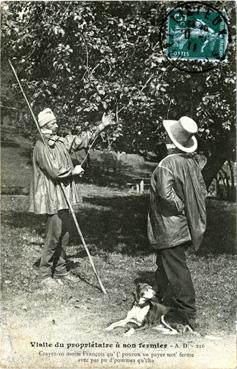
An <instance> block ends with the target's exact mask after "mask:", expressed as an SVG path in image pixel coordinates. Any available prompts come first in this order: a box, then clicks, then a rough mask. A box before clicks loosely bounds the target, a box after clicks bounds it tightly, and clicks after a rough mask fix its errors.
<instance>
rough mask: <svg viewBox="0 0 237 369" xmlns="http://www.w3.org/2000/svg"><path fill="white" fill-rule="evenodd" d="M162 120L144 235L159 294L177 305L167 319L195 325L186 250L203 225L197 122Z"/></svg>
mask: <svg viewBox="0 0 237 369" xmlns="http://www.w3.org/2000/svg"><path fill="white" fill-rule="evenodd" d="M163 125H164V128H165V130H166V133H167V138H166V147H167V150H168V155H167V156H166V157H165V158H164V159H163V160H162V161H161V162H160V163H159V164H158V166H157V168H156V169H155V171H154V172H153V174H152V177H151V190H150V210H149V215H148V237H149V241H150V243H151V245H152V247H153V248H154V249H155V250H156V252H157V266H158V268H157V271H156V283H157V289H158V295H159V296H160V298H161V299H162V301H163V303H164V304H166V305H169V306H173V307H174V308H175V311H177V315H175V316H174V314H173V317H170V323H180V319H181V322H188V324H190V326H191V327H192V328H194V327H195V318H196V306H195V291H194V287H193V283H192V279H191V275H190V271H189V269H188V266H187V264H186V259H185V250H186V249H187V247H189V246H193V247H194V249H195V250H198V248H199V247H200V244H201V242H202V239H203V235H204V232H205V229H206V207H205V198H206V187H205V184H204V181H203V177H202V174H201V169H200V167H199V164H198V162H197V160H196V159H195V155H194V152H195V151H196V149H197V146H198V144H197V139H196V137H195V134H196V133H197V131H198V127H197V124H196V123H195V121H194V120H193V119H191V118H189V117H186V116H184V117H181V118H180V119H179V120H164V121H163ZM168 319H169V317H168ZM175 320H177V322H176V321H175Z"/></svg>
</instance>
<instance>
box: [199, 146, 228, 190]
mask: <svg viewBox="0 0 237 369" xmlns="http://www.w3.org/2000/svg"><path fill="white" fill-rule="evenodd" d="M226 160H227V158H225V157H223V156H218V155H215V154H214V153H213V154H212V156H210V157H209V158H208V159H207V163H206V165H205V167H204V168H203V170H202V174H203V178H204V181H205V183H206V186H207V188H208V187H209V186H210V184H211V182H212V180H213V179H214V178H215V177H216V175H217V173H218V172H219V170H220V169H221V167H222V166H223V164H224V162H225V161H226Z"/></svg>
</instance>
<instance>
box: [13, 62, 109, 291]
mask: <svg viewBox="0 0 237 369" xmlns="http://www.w3.org/2000/svg"><path fill="white" fill-rule="evenodd" d="M8 62H9V65H10V67H11V69H12V71H13V74H14V76H15V78H16V80H17V83H18V85H19V87H20V90H21V92H22V95H23V96H24V99H25V101H26V104H27V106H28V108H29V110H30V113H31V115H32V118H33V120H34V122H35V125H36V128H37V130H38V132H39V134H40V137H41V139H42V141H43V143H44V145H45V146H46V147H48V145H47V143H46V141H45V138H44V136H43V135H42V132H41V129H40V127H39V124H38V121H37V119H36V117H35V115H34V112H33V110H32V108H31V106H30V104H29V101H28V99H27V97H26V95H25V92H24V90H23V88H22V86H21V83H20V80H19V78H18V76H17V74H16V71H15V68H14V67H13V65H12V63H11V61H10V60H8ZM60 187H61V189H62V192H63V194H64V197H65V200H66V202H67V204H68V207H69V210H70V212H71V214H72V218H73V220H74V223H75V226H76V229H77V232H78V234H79V236H80V238H81V241H82V244H83V246H84V248H85V250H86V253H87V255H88V257H89V261H90V263H91V266H92V269H93V271H94V273H95V275H96V278H97V280H98V282H99V285H100V288H101V290H102V292H103V293H104V294H107V292H106V289H105V288H104V286H103V283H102V281H101V279H100V277H99V275H98V273H97V271H96V268H95V265H94V262H93V260H92V257H91V255H90V252H89V249H88V247H87V245H86V242H85V239H84V237H83V234H82V231H81V229H80V226H79V224H78V221H77V218H76V215H75V212H74V210H73V207H72V204H71V202H70V200H69V198H68V197H67V194H66V191H65V188H64V185H63V183H60Z"/></svg>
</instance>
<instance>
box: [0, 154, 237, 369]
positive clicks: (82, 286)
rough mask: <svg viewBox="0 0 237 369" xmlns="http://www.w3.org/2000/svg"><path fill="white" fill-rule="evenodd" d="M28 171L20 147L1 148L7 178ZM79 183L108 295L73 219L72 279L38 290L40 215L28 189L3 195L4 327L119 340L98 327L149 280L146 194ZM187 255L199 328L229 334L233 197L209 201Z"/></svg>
mask: <svg viewBox="0 0 237 369" xmlns="http://www.w3.org/2000/svg"><path fill="white" fill-rule="evenodd" d="M30 172H31V166H30V162H29V157H28V154H27V151H25V149H22V148H21V147H18V148H13V147H3V148H2V181H3V184H4V185H5V186H16V185H21V186H26V185H28V183H29V176H30ZM80 191H81V195H82V199H83V201H82V203H81V204H80V206H79V208H78V209H77V217H78V220H79V223H80V225H81V228H82V231H83V234H84V236H85V238H86V241H87V243H88V247H89V249H90V251H91V254H92V256H93V260H94V263H95V265H96V267H97V269H98V273H99V275H100V277H101V279H102V281H103V284H104V286H105V288H106V290H107V292H108V295H103V294H102V293H101V291H100V290H99V289H98V283H97V281H96V279H95V277H94V274H93V271H92V269H91V266H90V264H89V261H88V258H87V256H86V254H85V252H84V250H83V247H82V245H81V244H80V241H79V240H78V237H77V236H76V233H75V230H74V229H73V227H72V238H71V244H70V247H69V248H68V258H69V266H70V268H71V270H72V271H73V273H74V274H75V275H77V276H78V283H76V284H75V285H71V286H59V287H58V288H57V290H55V291H51V292H49V291H45V290H42V289H41V288H40V285H39V281H38V278H37V270H35V269H34V268H33V264H34V262H35V261H36V260H37V258H38V257H39V256H40V253H41V248H42V243H43V238H44V228H45V218H44V217H43V216H34V215H32V214H29V213H28V212H27V208H28V202H29V199H28V196H24V195H3V196H2V200H1V209H2V211H1V217H2V240H1V241H2V242H1V245H2V246H1V260H2V297H3V308H2V312H3V314H2V318H3V324H4V327H5V330H6V331H8V332H9V331H11V332H13V333H12V334H13V335H14V334H17V333H16V332H19V329H20V330H21V332H24V334H26V335H27V334H28V335H30V334H31V335H32V330H30V327H32V326H33V327H34V335H35V336H37V337H41V336H43V333H42V332H43V331H47V332H48V331H49V330H51V329H52V334H56V335H57V337H59V338H61V339H62V338H63V337H64V338H65V337H70V333H71V331H72V330H74V335H75V337H80V339H81V340H82V339H86V338H87V339H88V337H90V339H92V338H93V337H100V339H102V340H103V339H104V340H112V341H119V340H121V337H122V331H121V330H120V329H119V330H118V331H114V332H112V333H110V334H108V333H105V332H104V331H103V330H104V328H105V327H106V326H107V325H108V323H109V322H111V321H112V320H116V319H119V318H121V316H124V315H125V313H126V312H127V311H128V309H129V308H130V306H131V302H132V299H133V297H132V291H133V290H134V287H135V284H136V283H137V282H138V281H144V282H149V283H153V278H154V271H155V269H156V266H155V256H154V254H153V250H151V248H150V247H149V246H148V242H147V239H146V215H147V206H148V196H147V195H143V196H140V195H136V194H130V193H128V191H127V190H124V189H123V190H122V189H119V188H110V187H101V186H97V185H95V184H93V185H92V184H86V183H83V184H80ZM187 258H188V265H189V267H190V269H191V273H192V276H193V281H194V285H195V289H196V298H197V308H198V324H199V331H200V333H201V334H202V335H205V334H212V335H213V334H214V335H218V336H219V337H222V338H223V339H224V340H226V339H227V340H228V336H231V335H233V334H234V320H235V294H236V255H235V207H234V205H233V204H228V203H220V202H218V201H214V200H209V201H208V229H207V233H206V237H205V240H204V244H203V247H202V248H201V251H200V253H199V254H194V253H193V252H192V251H191V250H190V251H189V252H188V256H187ZM29 332H30V333H29ZM53 332H54V333H53ZM22 334H23V333H22ZM156 335H157V333H156V332H150V331H149V332H146V331H144V332H140V333H139V334H138V337H139V339H142V340H143V341H144V340H145V341H147V342H153V341H154V339H155V338H156ZM224 337H227V338H224ZM170 339H172V338H170ZM226 342H227V341H226ZM222 369H224V368H222Z"/></svg>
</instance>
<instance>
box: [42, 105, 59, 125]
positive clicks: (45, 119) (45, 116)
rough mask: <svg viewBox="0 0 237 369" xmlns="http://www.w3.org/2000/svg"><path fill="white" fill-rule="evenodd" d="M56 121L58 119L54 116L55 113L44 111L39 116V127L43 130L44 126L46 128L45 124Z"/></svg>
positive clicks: (48, 110)
mask: <svg viewBox="0 0 237 369" xmlns="http://www.w3.org/2000/svg"><path fill="white" fill-rule="evenodd" d="M54 120H55V121H56V117H55V115H54V113H53V112H52V110H51V109H49V108H46V109H44V110H42V111H41V112H40V113H39V114H38V122H39V126H40V127H41V128H42V127H43V126H45V124H48V123H49V122H52V121H54Z"/></svg>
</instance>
